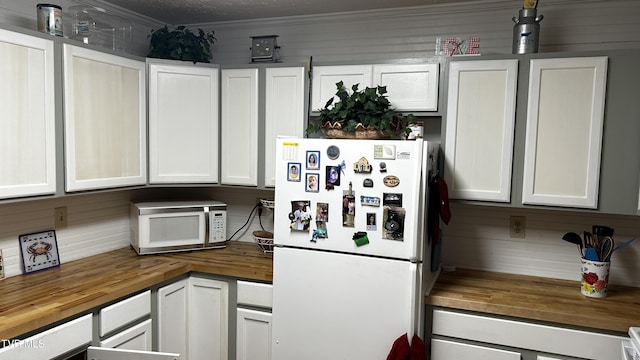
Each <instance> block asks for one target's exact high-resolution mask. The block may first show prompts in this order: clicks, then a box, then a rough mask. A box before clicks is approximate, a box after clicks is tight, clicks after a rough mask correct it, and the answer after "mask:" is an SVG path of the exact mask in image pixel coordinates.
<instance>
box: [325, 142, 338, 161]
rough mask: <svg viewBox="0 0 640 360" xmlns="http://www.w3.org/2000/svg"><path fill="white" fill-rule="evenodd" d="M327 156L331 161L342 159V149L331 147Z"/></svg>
mask: <svg viewBox="0 0 640 360" xmlns="http://www.w3.org/2000/svg"><path fill="white" fill-rule="evenodd" d="M327 156H328V157H329V159H331V160H335V159H337V158H339V157H340V148H338V147H337V146H335V145H331V146H329V147H328V148H327Z"/></svg>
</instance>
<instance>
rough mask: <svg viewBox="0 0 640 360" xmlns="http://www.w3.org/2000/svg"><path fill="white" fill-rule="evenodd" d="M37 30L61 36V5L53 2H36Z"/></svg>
mask: <svg viewBox="0 0 640 360" xmlns="http://www.w3.org/2000/svg"><path fill="white" fill-rule="evenodd" d="M36 9H37V10H38V31H40V32H43V33H47V34H50V35H56V36H62V7H61V6H58V5H53V4H37V5H36Z"/></svg>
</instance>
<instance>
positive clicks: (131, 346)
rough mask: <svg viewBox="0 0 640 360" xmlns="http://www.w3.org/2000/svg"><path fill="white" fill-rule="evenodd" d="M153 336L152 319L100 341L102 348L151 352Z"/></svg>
mask: <svg viewBox="0 0 640 360" xmlns="http://www.w3.org/2000/svg"><path fill="white" fill-rule="evenodd" d="M152 334H153V330H152V326H151V319H147V320H145V321H143V322H141V323H140V324H138V325H134V326H132V327H130V328H128V329H126V330H123V331H121V332H119V333H117V334H115V335H113V336H111V337H108V338H106V339H104V340H102V341H100V346H101V347H106V348H115V349H127V350H143V351H151V350H152V345H151V341H152Z"/></svg>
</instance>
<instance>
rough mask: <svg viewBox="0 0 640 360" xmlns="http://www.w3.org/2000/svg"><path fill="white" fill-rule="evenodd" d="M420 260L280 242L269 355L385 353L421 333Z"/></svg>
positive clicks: (318, 358) (308, 359) (323, 359)
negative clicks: (284, 245) (282, 245)
mask: <svg viewBox="0 0 640 360" xmlns="http://www.w3.org/2000/svg"><path fill="white" fill-rule="evenodd" d="M419 277H420V273H419V264H415V263H411V262H409V261H401V260H391V259H381V258H374V257H369V256H354V255H348V254H339V253H330V252H324V251H308V250H302V249H291V248H276V249H275V253H274V279H273V285H274V286H273V324H272V326H273V327H272V339H273V340H272V355H273V356H272V358H273V359H277V360H300V359H305V360H327V359H349V360H353V359H384V358H386V356H387V354H388V353H389V350H390V349H391V346H392V344H393V342H394V340H395V339H397V338H398V337H400V336H401V335H402V334H404V333H408V334H409V338H411V336H412V335H413V334H414V333H417V332H418V331H419V330H418V329H419V328H421V326H420V324H416V321H419V320H420V319H421V318H422V306H421V305H420V304H422V300H423V297H422V296H418V293H420V291H419V290H418V289H417V287H416V284H419V283H420V280H419Z"/></svg>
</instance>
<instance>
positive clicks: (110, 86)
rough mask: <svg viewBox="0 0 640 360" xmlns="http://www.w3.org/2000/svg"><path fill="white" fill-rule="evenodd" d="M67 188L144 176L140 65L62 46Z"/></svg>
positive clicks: (143, 86)
mask: <svg viewBox="0 0 640 360" xmlns="http://www.w3.org/2000/svg"><path fill="white" fill-rule="evenodd" d="M64 113H65V114H64V125H65V167H66V189H67V191H78V190H88V189H99V188H109V187H118V186H129V185H142V184H145V183H146V180H147V166H146V164H147V161H146V158H147V156H146V154H147V153H146V147H147V143H146V139H147V131H146V123H147V122H146V83H145V63H144V62H143V61H138V60H132V59H129V58H124V57H120V56H115V55H111V54H106V53H102V52H99V51H95V50H90V49H86V48H81V47H77V46H73V45H69V44H64Z"/></svg>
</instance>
